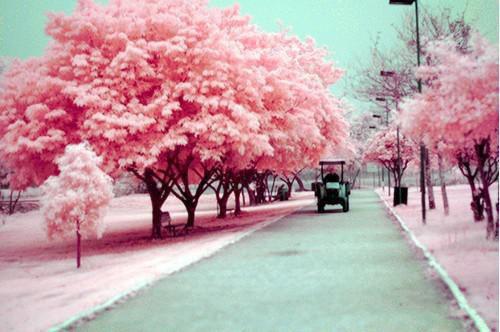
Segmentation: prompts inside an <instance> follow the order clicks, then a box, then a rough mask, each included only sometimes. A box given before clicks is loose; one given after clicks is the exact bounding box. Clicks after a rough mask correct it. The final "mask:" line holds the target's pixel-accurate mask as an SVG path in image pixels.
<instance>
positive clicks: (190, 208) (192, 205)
mask: <svg viewBox="0 0 500 332" xmlns="http://www.w3.org/2000/svg"><path fill="white" fill-rule="evenodd" d="M184 205H185V206H186V211H187V215H188V217H187V221H186V227H189V228H192V227H194V219H195V213H196V206H197V205H198V201H194V202H189V203H186V202H184Z"/></svg>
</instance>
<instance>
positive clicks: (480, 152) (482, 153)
mask: <svg viewBox="0 0 500 332" xmlns="http://www.w3.org/2000/svg"><path fill="white" fill-rule="evenodd" d="M475 150H476V155H477V159H478V168H479V176H480V178H481V183H482V186H483V202H484V205H485V210H486V220H487V225H486V238H494V237H495V234H496V231H495V221H494V218H495V217H494V215H493V208H492V204H491V197H490V191H489V182H488V177H487V174H486V173H485V171H484V167H485V162H486V159H487V158H488V156H489V142H488V141H487V140H482V141H481V143H479V144H476V145H475Z"/></svg>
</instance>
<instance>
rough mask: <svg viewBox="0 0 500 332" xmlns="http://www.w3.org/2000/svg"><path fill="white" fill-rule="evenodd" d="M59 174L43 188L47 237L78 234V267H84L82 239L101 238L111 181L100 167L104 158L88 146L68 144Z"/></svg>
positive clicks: (111, 193)
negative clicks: (81, 260) (81, 265)
mask: <svg viewBox="0 0 500 332" xmlns="http://www.w3.org/2000/svg"><path fill="white" fill-rule="evenodd" d="M55 162H56V164H57V165H58V168H59V171H60V173H59V175H57V176H51V177H49V178H48V179H47V181H45V183H44V184H43V186H42V189H43V192H44V198H43V207H42V211H43V216H44V218H45V223H46V224H45V226H46V231H47V236H48V237H49V238H50V239H53V238H55V237H69V236H72V235H73V234H75V233H76V252H77V254H76V267H77V268H79V267H80V256H81V255H80V253H81V249H80V242H81V241H80V240H81V237H82V236H83V237H97V238H99V237H101V236H102V233H103V231H104V224H103V223H102V221H103V218H104V216H105V214H106V209H107V207H108V205H109V203H110V201H111V199H112V198H113V187H112V180H111V178H110V177H109V176H108V175H106V173H104V172H103V171H102V170H101V169H100V168H99V164H100V163H101V159H100V158H98V157H97V156H96V154H95V153H94V152H92V151H91V150H90V149H89V148H88V146H86V145H85V144H78V145H68V146H67V147H66V149H65V152H64V154H63V155H62V156H60V157H58V158H56V160H55Z"/></svg>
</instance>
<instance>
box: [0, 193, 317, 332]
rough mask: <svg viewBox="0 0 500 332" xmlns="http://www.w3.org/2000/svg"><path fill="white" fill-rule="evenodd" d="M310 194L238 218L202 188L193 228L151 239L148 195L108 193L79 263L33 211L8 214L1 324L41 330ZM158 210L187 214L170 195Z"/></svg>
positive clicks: (211, 248) (0, 233)
mask: <svg viewBox="0 0 500 332" xmlns="http://www.w3.org/2000/svg"><path fill="white" fill-rule="evenodd" d="M313 201H314V199H313V196H312V193H302V194H301V193H295V194H294V198H293V199H292V200H291V201H288V202H275V203H273V204H269V205H263V206H259V207H252V208H250V207H248V208H244V213H243V215H242V216H241V217H239V218H235V217H231V216H229V217H228V218H227V219H226V220H224V221H220V220H217V219H216V218H215V211H214V208H215V206H216V205H215V201H214V196H213V195H211V196H209V195H207V196H204V197H202V199H201V201H200V206H199V210H200V211H201V212H199V213H197V220H196V225H197V227H196V228H195V230H194V231H193V232H192V233H190V234H189V235H188V236H186V237H183V236H181V237H177V238H166V239H164V240H157V241H151V240H150V238H149V236H150V229H151V221H150V220H151V219H150V218H151V209H150V203H149V198H148V197H147V196H146V195H131V196H125V197H120V198H115V199H114V200H113V202H112V204H111V207H110V210H109V212H108V215H107V217H106V218H105V223H106V226H107V229H106V232H105V233H104V236H103V238H101V239H99V240H96V239H94V240H85V241H84V242H83V244H82V248H83V260H82V267H81V268H80V269H79V270H77V269H76V262H75V257H74V256H75V247H74V241H75V240H74V239H68V240H58V241H54V242H49V241H48V240H47V239H46V236H45V233H44V230H43V220H42V217H41V214H40V212H39V211H31V212H28V213H24V214H20V213H18V214H15V215H13V216H10V217H8V218H7V219H6V220H5V224H3V225H0V271H1V273H0V326H1V327H0V330H2V331H43V330H47V329H48V328H50V327H51V326H54V325H56V324H59V323H62V322H64V321H66V320H67V319H69V318H71V317H73V316H74V315H77V314H80V313H82V312H85V311H87V310H90V309H91V308H93V307H94V306H96V305H100V304H102V303H105V302H106V301H108V300H110V299H112V298H114V297H116V296H118V295H120V294H122V293H123V292H125V291H127V290H130V289H133V288H137V287H139V286H140V285H144V284H148V283H151V282H153V281H155V280H157V279H159V278H161V277H162V276H165V275H166V274H169V273H172V272H174V271H177V270H179V269H181V268H183V267H185V266H187V265H189V264H191V263H193V262H195V261H197V260H200V259H202V258H204V257H207V256H209V255H211V254H213V253H214V252H215V251H217V250H219V249H220V248H222V247H224V246H226V245H228V244H230V243H233V242H235V241H237V240H238V239H240V238H241V237H243V236H245V235H246V234H248V233H249V232H252V231H253V230H255V229H258V228H260V227H263V226H265V225H267V224H269V223H270V222H273V221H275V220H277V219H279V218H281V217H282V216H284V215H287V214H289V213H291V212H293V211H295V210H297V209H299V208H301V207H303V206H305V205H308V204H311V203H312V202H313ZM163 210H168V211H170V214H171V216H172V219H173V222H174V223H178V222H183V221H184V220H185V219H186V215H185V213H184V208H183V207H182V206H181V204H180V203H179V202H178V201H175V200H174V199H172V200H168V201H167V202H166V206H165V207H164V208H163Z"/></svg>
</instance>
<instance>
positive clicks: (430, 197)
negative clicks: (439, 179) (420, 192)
mask: <svg viewBox="0 0 500 332" xmlns="http://www.w3.org/2000/svg"><path fill="white" fill-rule="evenodd" d="M425 184H426V186H427V198H428V200H429V210H433V209H435V208H436V200H435V199H434V187H433V186H432V174H431V160H430V157H429V149H425Z"/></svg>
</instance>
